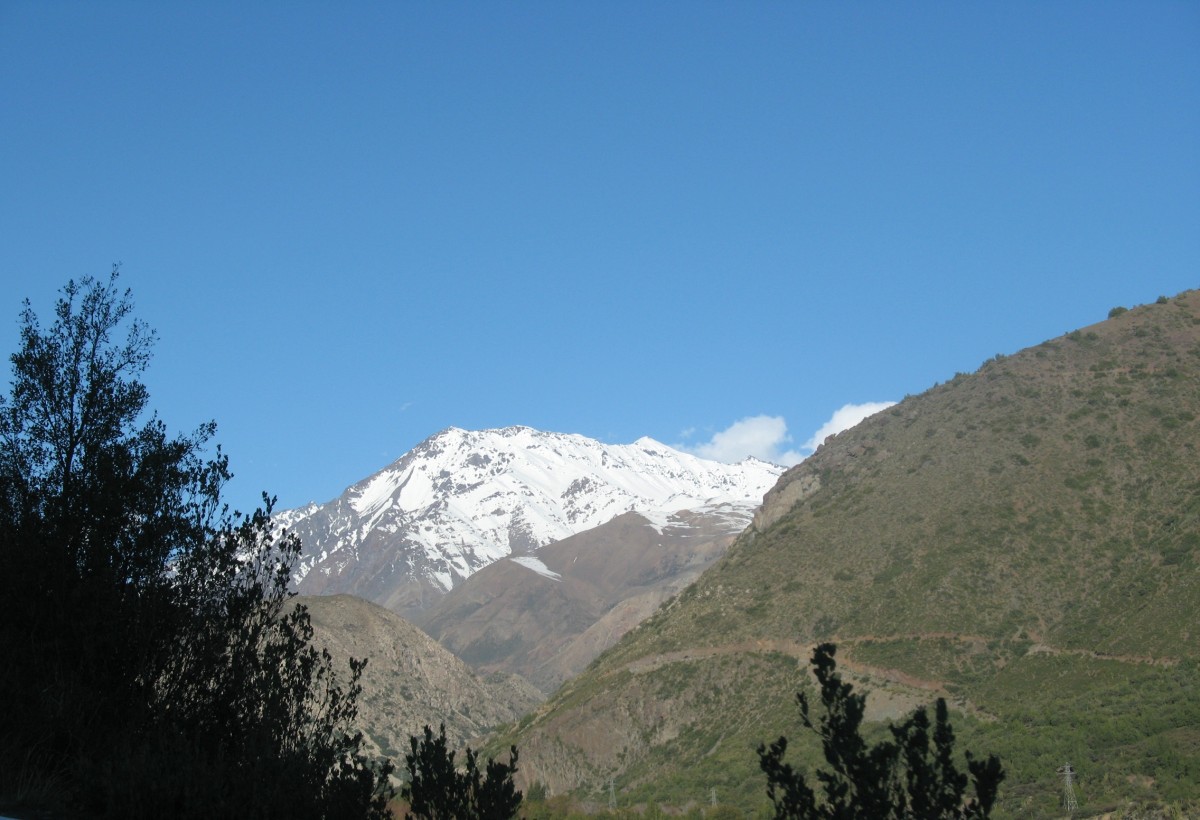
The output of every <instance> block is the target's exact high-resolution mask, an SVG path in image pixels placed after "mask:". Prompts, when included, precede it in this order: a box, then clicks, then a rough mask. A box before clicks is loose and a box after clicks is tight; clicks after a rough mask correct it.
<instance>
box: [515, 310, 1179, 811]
mask: <svg viewBox="0 0 1200 820" xmlns="http://www.w3.org/2000/svg"><path fill="white" fill-rule="evenodd" d="M1198 416H1200V291H1190V292H1187V293H1184V294H1181V295H1180V296H1178V297H1176V298H1174V299H1165V298H1163V299H1160V300H1159V301H1158V303H1156V304H1152V305H1146V306H1142V307H1137V308H1134V309H1132V310H1128V311H1123V310H1122V309H1114V310H1113V315H1112V316H1111V318H1110V319H1109V320H1108V321H1105V322H1101V323H1099V324H1096V325H1093V326H1091V327H1087V328H1084V329H1082V330H1077V331H1075V332H1073V333H1069V334H1067V335H1065V336H1062V337H1060V338H1057V339H1054V340H1052V341H1048V342H1044V343H1043V344H1041V345H1038V346H1036V347H1033V348H1030V349H1027V350H1023V351H1021V352H1020V353H1017V354H1015V355H1012V356H997V357H996V358H995V359H992V360H990V361H988V362H986V363H984V365H983V366H982V367H981V368H980V369H979V370H978V371H977V372H976V373H973V374H970V375H967V374H959V375H958V376H956V377H955V378H954V379H953V380H951V381H950V382H948V383H946V384H942V385H939V386H936V387H934V388H932V389H930V390H928V391H926V392H925V393H923V394H921V395H918V396H910V397H908V398H906V399H905V400H904V401H903V402H901V403H900V404H898V405H896V406H895V407H893V408H891V409H890V410H887V411H884V412H882V413H880V414H878V415H875V416H873V417H871V418H869V419H868V420H866V421H865V422H863V423H862V424H860V425H859V426H857V427H855V428H853V429H852V430H849V431H847V432H845V433H843V434H842V435H840V436H838V437H836V438H834V439H831V440H828V441H827V442H826V443H825V444H824V446H822V447H821V448H820V449H819V450H818V451H817V452H816V453H815V454H814V455H813V456H812V457H810V458H809V459H808V460H806V461H805V462H803V463H802V464H800V465H798V466H796V467H794V468H792V469H791V470H789V471H788V472H787V473H785V474H784V475H783V476H782V477H781V479H780V481H779V483H778V485H777V486H776V487H775V488H774V489H773V490H772V491H771V492H770V493H769V494H768V496H767V498H766V501H765V504H764V506H763V508H762V509H761V510H760V511H759V513H758V515H757V516H756V518H755V522H754V524H753V525H752V526H750V527H749V528H748V529H747V530H746V531H745V532H744V533H743V534H742V535H741V536H739V538H738V539H737V541H735V543H734V544H733V546H732V547H731V548H730V550H729V552H728V553H727V554H726V556H725V557H724V558H722V559H721V560H720V561H719V562H718V563H717V564H715V565H714V566H713V568H711V569H710V570H709V571H708V572H706V573H705V574H704V575H703V576H702V577H701V578H700V580H699V581H697V583H695V584H694V585H693V586H691V587H689V588H688V589H687V590H686V591H684V592H683V593H681V594H680V595H679V596H677V597H676V598H674V599H672V600H670V601H668V602H667V603H666V604H665V605H664V606H663V607H662V608H661V609H660V610H659V611H658V612H657V613H656V614H655V615H653V616H652V617H651V618H649V619H648V620H646V621H645V622H643V623H642V624H641V626H639V627H638V628H637V629H635V630H634V631H633V632H631V633H630V634H629V635H627V636H626V638H625V639H624V640H622V641H621V642H620V643H618V644H617V645H616V646H614V647H612V648H611V649H610V650H608V651H607V652H606V653H604V654H603V655H602V656H601V657H600V658H598V659H597V660H596V661H595V662H594V663H593V664H592V665H591V666H590V667H589V668H588V669H587V670H586V671H585V672H584V673H583V674H582V675H580V676H579V677H577V678H575V679H573V680H572V681H570V682H568V683H567V684H566V685H565V686H564V687H563V688H562V689H561V690H560V691H559V692H558V693H557V694H556V695H555V696H554V697H553V698H552V699H551V700H550V701H549V702H548V703H547V704H545V705H544V706H543V707H542V708H541V709H540V710H539V711H538V712H536V713H535V714H534V715H531V716H530V717H527V718H525V719H524V720H523V721H521V723H520V724H517V725H516V726H513V727H510V729H509V730H508V731H507V732H505V733H503V734H502V735H501V736H500V737H499V738H498V742H499V743H502V744H504V746H507V744H508V743H516V744H517V746H518V747H519V748H520V750H521V765H522V769H523V772H522V773H523V775H524V777H525V778H527V782H532V781H535V780H536V781H540V782H542V783H543V784H545V785H546V786H548V787H549V789H550V791H551V792H552V793H554V792H559V791H565V790H570V791H573V792H574V793H575V794H577V795H578V796H580V797H584V798H587V797H589V796H593V797H594V798H595V799H599V800H603V799H605V798H607V795H608V780H609V778H610V777H611V778H614V780H615V793H616V795H617V798H618V802H620V803H623V804H630V803H637V802H643V801H649V800H657V801H660V802H667V803H671V804H674V805H686V804H687V803H688V802H689V801H697V802H708V800H709V798H710V796H711V794H712V792H711V790H712V789H716V790H717V795H718V799H720V800H721V801H722V802H730V803H735V804H738V805H741V806H745V807H753V806H757V805H759V804H761V803H762V802H763V801H764V796H763V794H764V789H763V783H764V781H763V779H762V777H761V775H760V774H758V772H757V757H756V755H755V752H754V749H755V747H756V746H757V745H758V744H759V743H760V742H764V741H770V740H773V739H775V738H776V737H778V736H779V735H780V734H786V735H788V736H789V737H790V738H791V739H792V742H793V744H792V748H791V750H790V751H789V755H790V756H791V757H790V758H789V759H793V760H797V761H801V762H803V761H804V760H805V759H808V760H815V757H814V756H815V754H816V751H815V749H816V746H815V744H808V745H805V744H804V743H801V742H800V741H802V740H804V735H803V732H802V730H801V728H800V722H799V716H798V713H797V709H796V706H795V702H794V693H795V691H796V690H797V689H798V688H799V687H804V686H808V685H810V684H809V682H808V681H807V679H806V674H807V673H806V671H805V670H806V668H807V661H808V658H809V655H810V652H811V649H812V646H813V644H814V643H815V642H817V641H818V640H832V641H834V642H835V643H836V644H837V645H838V647H839V649H838V661H839V667H840V668H841V669H842V671H843V672H846V673H847V677H848V679H850V680H851V681H852V682H854V683H855V684H856V686H860V687H865V688H866V689H868V690H870V691H871V692H872V694H871V696H870V698H869V699H868V719H869V720H870V719H875V720H880V719H882V718H885V717H886V718H895V717H898V716H900V715H902V714H904V713H905V711H906V710H908V709H910V708H912V707H913V706H915V705H916V704H919V703H926V702H929V701H931V700H933V699H934V698H935V697H937V696H938V695H943V696H945V697H946V698H947V699H948V700H949V702H950V704H951V707H952V709H953V710H956V711H955V712H954V713H953V721H954V724H955V727H956V731H957V734H958V738H959V743H958V748H959V749H960V750H961V749H971V750H973V751H974V752H976V753H977V754H986V753H996V754H998V755H1000V756H1001V758H1002V760H1003V763H1004V766H1005V769H1006V771H1007V773H1008V778H1007V780H1006V781H1005V783H1004V785H1003V786H1002V788H1001V792H1000V795H1001V805H1000V811H999V816H1006V817H1039V816H1040V817H1048V816H1060V815H1061V814H1062V809H1061V800H1062V798H1061V795H1062V785H1061V783H1060V781H1059V779H1058V775H1056V772H1055V770H1056V768H1058V767H1060V766H1062V765H1063V764H1064V762H1066V761H1070V763H1071V764H1072V765H1073V766H1074V768H1075V770H1076V771H1077V773H1078V774H1077V781H1076V784H1075V794H1076V798H1077V799H1078V801H1079V803H1080V806H1081V814H1088V813H1098V812H1102V811H1111V810H1117V811H1122V810H1124V809H1126V808H1127V807H1128V806H1129V805H1130V804H1133V805H1137V806H1141V807H1147V806H1153V805H1155V804H1156V803H1163V804H1168V805H1174V806H1181V807H1184V809H1185V810H1186V811H1192V810H1200V801H1198V800H1197V798H1198V797H1200V785H1198V784H1200V672H1198V669H1197V660H1198V659H1200V657H1198V656H1200V585H1198V580H1200V452H1198V450H1200V418H1198ZM883 725H884V724H882V723H881V724H878V727H877V728H878V729H879V730H880V731H883V729H882V727H883Z"/></svg>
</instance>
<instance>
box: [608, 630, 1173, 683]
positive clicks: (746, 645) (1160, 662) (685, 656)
mask: <svg viewBox="0 0 1200 820" xmlns="http://www.w3.org/2000/svg"><path fill="white" fill-rule="evenodd" d="M1030 638H1031V639H1032V640H1033V641H1034V643H1033V645H1032V646H1031V647H1030V648H1029V650H1028V653H1027V654H1030V655H1054V656H1057V655H1072V656H1075V657H1084V658H1090V659H1092V660H1111V661H1118V662H1120V663H1133V664H1149V665H1153V666H1174V665H1175V664H1177V663H1178V662H1179V659H1178V658H1154V657H1150V656H1142V655H1109V654H1104V653H1100V652H1095V651H1093V650H1088V649H1063V648H1060V647H1054V646H1050V645H1048V644H1046V643H1044V642H1042V641H1041V640H1040V636H1037V635H1033V634H1030ZM905 640H917V641H921V640H949V641H954V642H956V643H962V644H971V645H973V646H977V647H980V648H981V649H982V648H986V647H987V645H988V643H989V641H990V640H992V639H990V638H986V637H984V636H982V635H967V634H962V633H957V632H909V633H900V634H895V635H859V636H856V637H853V638H837V639H835V640H834V641H833V642H834V643H836V644H838V645H839V646H843V647H852V646H854V645H856V644H861V643H868V642H885V641H905ZM816 645H817V644H816V643H800V642H797V641H785V640H773V639H765V638H764V639H758V640H753V641H740V642H737V643H731V644H724V645H722V646H706V647H698V648H695V649H681V650H676V651H674V652H664V653H662V654H659V655H652V656H649V657H645V658H638V659H637V660H634V661H631V662H629V663H627V664H625V665H624V666H623V667H620V669H618V670H613V671H614V672H616V671H620V670H622V669H623V670H628V671H629V672H631V673H633V674H635V675H643V674H646V673H647V672H653V671H654V670H655V669H660V668H662V667H664V666H667V665H669V664H673V663H684V662H688V661H698V660H705V659H708V658H715V657H719V656H723V655H740V654H744V653H747V652H753V653H765V652H779V653H781V654H784V655H787V656H789V657H793V658H796V659H797V660H798V661H800V662H801V663H802V664H805V669H807V662H808V660H809V659H810V658H811V657H812V652H813V649H814V648H815V647H816ZM838 666H839V667H840V668H842V669H844V670H845V671H846V672H848V673H849V674H850V675H852V676H854V677H866V676H870V677H873V678H880V679H882V680H885V681H888V682H891V683H897V684H900V685H902V686H905V687H908V688H910V689H918V690H921V691H924V692H930V693H933V694H935V695H939V696H941V697H947V699H949V697H948V693H947V691H946V681H942V680H933V679H924V678H918V677H916V676H914V675H911V674H908V673H907V672H903V671H901V670H899V669H891V668H887V667H881V666H872V665H870V664H866V663H862V662H859V661H856V660H854V659H852V658H846V657H844V656H842V657H839V658H838ZM609 674H612V672H610V673H609ZM810 674H811V673H810Z"/></svg>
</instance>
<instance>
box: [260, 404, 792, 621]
mask: <svg viewBox="0 0 1200 820" xmlns="http://www.w3.org/2000/svg"><path fill="white" fill-rule="evenodd" d="M781 472H782V468H781V467H777V466H775V465H772V464H767V463H766V462H762V461H758V460H755V459H747V460H746V461H743V462H742V463H740V464H721V463H719V462H715V461H707V460H705V459H700V458H696V457H695V456H691V455H688V454H686V453H680V452H678V451H676V450H673V449H671V448H670V447H667V446H665V445H662V444H659V443H658V442H656V441H653V440H651V439H648V438H643V439H639V440H638V441H636V442H634V443H633V444H622V445H612V444H602V443H600V442H598V441H594V440H592V439H588V438H585V437H583V436H578V435H565V434H559V433H546V432H541V431H538V430H532V429H530V428H528V427H508V428H504V429H502V430H484V431H478V432H473V431H468V430H459V429H456V428H451V429H449V430H445V431H443V432H441V433H439V434H437V435H436V436H433V437H431V438H429V439H428V440H426V441H425V442H423V443H421V444H420V445H418V446H417V447H415V448H413V450H411V451H410V452H409V453H407V454H406V455H405V456H404V457H403V458H401V459H400V460H399V461H397V462H396V463H394V464H392V465H391V466H390V467H387V468H386V469H384V470H381V471H380V472H378V473H376V474H375V475H373V476H371V477H369V478H367V479H365V480H363V481H361V482H359V483H357V484H355V485H354V486H352V487H350V488H348V489H347V490H346V492H345V493H343V495H342V496H341V497H339V498H337V499H335V500H333V501H331V502H329V503H328V504H324V505H320V506H318V505H310V506H309V507H306V508H303V509H299V510H291V511H287V512H284V513H281V514H280V515H279V516H277V519H276V520H277V523H278V524H279V525H280V526H283V527H287V528H289V529H290V530H291V531H293V532H295V533H296V534H298V535H299V536H300V538H301V541H302V542H303V544H304V551H303V554H302V556H301V559H300V562H299V564H298V567H297V570H296V573H295V580H296V582H297V584H298V588H299V590H300V591H301V592H302V593H305V594H330V593H335V592H348V593H352V594H355V595H359V596H361V597H363V598H367V599H368V600H371V601H374V602H376V603H378V604H380V605H382V606H385V607H387V608H389V609H391V610H393V611H396V612H399V613H402V614H404V613H411V612H414V611H420V610H422V609H425V608H427V607H428V606H431V605H432V604H433V603H434V602H436V601H437V600H438V598H440V597H441V595H443V594H444V593H445V592H447V591H449V590H450V589H452V588H453V587H454V586H455V585H457V584H458V583H460V582H461V581H462V580H463V579H465V578H467V577H469V576H470V575H471V574H472V573H474V572H476V571H477V570H479V569H481V568H482V567H485V566H487V565H488V564H490V563H492V562H493V561H496V560H498V559H500V558H504V557H506V556H508V555H514V554H515V555H520V554H522V553H526V552H528V551H530V550H532V549H536V548H537V547H540V546H544V545H545V544H548V543H550V542H552V541H557V540H560V539H562V538H566V537H567V536H569V535H574V534H575V533H578V532H582V531H584V530H587V529H590V528H592V527H595V526H598V525H600V524H603V523H605V522H607V521H609V520H611V519H612V518H613V517H615V516H617V515H619V514H621V513H623V512H627V511H629V510H638V511H641V512H645V513H648V514H651V515H654V516H661V515H665V514H670V513H673V512H676V511H678V510H682V509H699V508H703V507H706V506H713V505H721V504H733V505H737V506H741V507H746V508H753V507H756V506H757V505H758V504H759V503H760V502H761V500H762V495H763V493H764V492H766V491H767V489H769V488H770V487H771V485H772V484H774V483H775V479H776V478H777V477H778V476H779V474H780V473H781Z"/></svg>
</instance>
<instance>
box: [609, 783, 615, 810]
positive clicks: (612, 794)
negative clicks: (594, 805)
mask: <svg viewBox="0 0 1200 820" xmlns="http://www.w3.org/2000/svg"><path fill="white" fill-rule="evenodd" d="M616 807H617V793H616V791H615V789H614V787H613V779H612V778H611V777H610V778H609V779H608V808H609V809H610V810H611V809H615V808H616Z"/></svg>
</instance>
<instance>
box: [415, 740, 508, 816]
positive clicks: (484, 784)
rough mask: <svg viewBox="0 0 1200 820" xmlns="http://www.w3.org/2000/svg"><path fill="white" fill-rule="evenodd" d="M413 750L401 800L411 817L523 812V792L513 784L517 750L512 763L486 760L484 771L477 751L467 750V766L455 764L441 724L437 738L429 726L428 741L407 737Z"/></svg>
mask: <svg viewBox="0 0 1200 820" xmlns="http://www.w3.org/2000/svg"><path fill="white" fill-rule="evenodd" d="M409 746H410V747H411V749H412V751H411V752H410V753H409V754H406V755H405V756H404V762H405V765H406V767H407V769H408V782H407V783H405V785H404V786H403V787H402V789H401V792H400V794H401V797H403V798H404V799H405V800H407V801H408V803H409V811H410V815H409V816H411V817H418V818H423V819H424V820H505V818H509V817H515V816H516V814H517V811H518V810H519V809H520V808H521V792H519V791H517V788H516V786H515V785H514V783H513V775H514V774H516V771H517V748H516V747H515V746H512V747H510V748H509V758H508V763H500V762H498V761H495V760H492V759H491V758H488V761H487V764H486V766H485V767H484V769H483V770H482V771H481V770H480V768H479V759H478V757H477V756H476V754H475V752H473V751H471V749H470V747H467V750H466V753H465V757H466V766H465V768H464V769H463V770H462V771H460V770H459V769H458V768H457V767H456V766H455V764H454V756H455V752H454V751H453V750H452V749H450V748H449V744H448V743H447V741H446V726H445V724H443V725H442V726H441V728H440V729H439V731H438V734H437V737H434V734H433V729H431V728H430V727H428V726H426V727H425V736H424V738H416V737H412V738H409Z"/></svg>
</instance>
